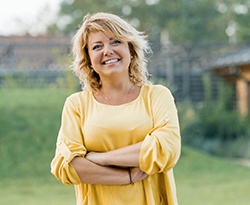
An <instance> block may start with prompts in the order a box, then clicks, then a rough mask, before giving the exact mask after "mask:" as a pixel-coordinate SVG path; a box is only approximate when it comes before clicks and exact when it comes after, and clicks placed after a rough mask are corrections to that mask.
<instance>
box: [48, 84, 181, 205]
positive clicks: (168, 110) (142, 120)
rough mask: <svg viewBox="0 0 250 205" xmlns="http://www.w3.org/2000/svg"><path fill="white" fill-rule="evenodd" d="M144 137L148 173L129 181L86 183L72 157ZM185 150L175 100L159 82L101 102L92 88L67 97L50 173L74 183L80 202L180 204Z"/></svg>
mask: <svg viewBox="0 0 250 205" xmlns="http://www.w3.org/2000/svg"><path fill="white" fill-rule="evenodd" d="M140 141H143V143H142V147H141V150H140V155H139V165H140V169H141V170H142V171H144V172H145V173H147V174H148V175H149V176H148V177H147V178H145V179H144V180H142V181H139V182H136V183H133V184H128V185H99V184H94V185H93V184H83V183H82V182H81V180H80V179H79V176H78V175H77V173H76V171H75V169H74V168H73V166H72V165H71V164H70V161H71V160H72V159H73V158H74V157H75V156H82V157H84V156H85V155H86V153H87V152H88V151H96V152H107V151H110V150H114V149H118V148H121V147H124V146H128V145H131V144H134V143H137V142H140ZM180 150H181V139H180V132H179V122H178V117H177V110H176V107H175V103H174V99H173V97H172V95H171V93H170V91H169V90H168V89H167V88H165V87H163V86H161V85H143V86H142V88H141V91H140V94H139V96H138V97H137V98H136V99H135V100H134V101H132V102H129V103H126V104H123V105H118V106H111V105H106V104H102V103H99V102H97V101H96V100H95V98H94V97H93V95H92V92H90V91H82V92H79V93H75V94H73V95H71V96H70V97H68V98H67V100H66V102H65V105H64V108H63V113H62V124H61V128H60V131H59V135H58V140H57V148H56V154H55V157H54V159H53V160H52V162H51V172H52V173H53V174H54V175H55V177H56V178H57V179H59V180H60V181H61V182H62V183H63V184H66V185H70V184H74V185H75V190H76V198H77V204H78V205H87V204H88V205H89V204H91V205H106V204H109V205H128V204H129V205H177V204H178V202H177V196H176V188H175V181H174V176H173V167H174V166H175V164H176V163H177V161H178V159H179V156H180Z"/></svg>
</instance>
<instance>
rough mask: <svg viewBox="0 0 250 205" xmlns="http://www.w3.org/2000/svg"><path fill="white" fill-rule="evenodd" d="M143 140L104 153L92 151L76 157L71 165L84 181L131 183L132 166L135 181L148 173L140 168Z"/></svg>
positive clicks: (88, 182)
mask: <svg viewBox="0 0 250 205" xmlns="http://www.w3.org/2000/svg"><path fill="white" fill-rule="evenodd" d="M141 144H142V142H139V143H137V144H133V145H130V146H127V147H123V148H120V149H117V150H112V151H109V152H104V153H97V152H90V153H88V154H87V156H86V157H85V158H84V157H75V158H74V159H73V160H72V161H71V165H72V166H73V167H74V169H75V170H76V172H77V174H78V176H79V177H80V179H81V181H82V182H83V183H87V184H113V185H114V184H129V183H130V176H129V171H128V169H126V168H125V167H131V168H130V171H131V178H132V181H133V182H136V181H140V180H143V179H144V178H146V177H147V176H148V175H147V174H146V173H144V172H143V171H141V170H140V168H139V153H140V148H141Z"/></svg>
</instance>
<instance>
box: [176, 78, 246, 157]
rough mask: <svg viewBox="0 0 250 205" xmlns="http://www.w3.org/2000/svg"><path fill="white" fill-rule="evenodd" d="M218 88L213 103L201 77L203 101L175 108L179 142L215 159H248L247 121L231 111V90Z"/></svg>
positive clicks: (208, 84)
mask: <svg viewBox="0 0 250 205" xmlns="http://www.w3.org/2000/svg"><path fill="white" fill-rule="evenodd" d="M218 86H219V87H218V96H217V98H216V99H215V98H214V94H213V90H212V84H211V80H210V77H209V76H207V75H205V76H204V88H205V99H204V101H203V102H202V103H201V104H199V105H197V107H195V106H194V105H192V104H191V103H188V102H184V103H181V104H179V105H178V109H179V115H180V124H181V128H182V135H183V142H184V143H186V144H189V145H192V146H194V147H197V148H200V149H202V150H205V151H208V152H210V153H214V154H218V155H223V156H231V157H249V158H250V155H249V151H250V149H249V146H247V145H248V144H249V143H250V138H249V136H250V127H249V124H250V119H249V118H244V117H242V116H240V114H239V113H238V112H237V111H236V110H235V108H234V99H233V90H232V89H233V88H232V87H229V86H228V84H225V83H224V82H222V81H221V82H220V83H219V84H218Z"/></svg>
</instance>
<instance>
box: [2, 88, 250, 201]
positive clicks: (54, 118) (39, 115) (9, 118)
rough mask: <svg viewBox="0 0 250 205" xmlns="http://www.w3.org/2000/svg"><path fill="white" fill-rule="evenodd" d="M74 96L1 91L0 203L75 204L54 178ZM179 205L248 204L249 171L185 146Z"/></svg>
mask: <svg viewBox="0 0 250 205" xmlns="http://www.w3.org/2000/svg"><path fill="white" fill-rule="evenodd" d="M69 94H70V91H63V90H54V89H33V90H28V89H27V90H25V89H17V90H0V159H1V166H0V204H1V205H12V204H16V205H34V204H35V205H42V204H46V205H57V204H58V205H59V204H60V205H71V204H72V205H73V204H75V196H74V189H73V186H69V187H66V186H64V185H63V184H61V183H60V182H59V181H57V180H56V179H55V178H54V177H53V176H52V175H51V174H50V161H51V159H52V157H53V155H54V151H55V141H56V137H57V132H58V129H59V126H60V115H61V110H62V107H63V103H64V100H65V98H66V97H67V96H68V95H69ZM175 178H176V184H177V191H178V198H179V202H180V205H201V204H202V205H236V204H241V205H248V204H249V190H250V168H248V167H244V166H240V165H238V164H236V163H233V162H231V161H230V160H227V159H222V158H218V157H215V156H210V155H207V154H204V153H203V152H199V151H195V150H193V149H191V148H188V147H186V146H183V153H182V156H181V159H180V161H179V163H178V165H177V166H176V168H175Z"/></svg>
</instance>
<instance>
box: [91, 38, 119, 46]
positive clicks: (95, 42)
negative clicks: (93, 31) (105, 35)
mask: <svg viewBox="0 0 250 205" xmlns="http://www.w3.org/2000/svg"><path fill="white" fill-rule="evenodd" d="M114 39H115V38H110V39H109V40H110V41H112V40H114ZM97 43H102V41H94V42H93V43H91V45H93V44H97Z"/></svg>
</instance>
